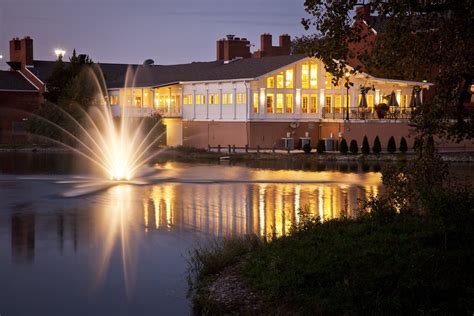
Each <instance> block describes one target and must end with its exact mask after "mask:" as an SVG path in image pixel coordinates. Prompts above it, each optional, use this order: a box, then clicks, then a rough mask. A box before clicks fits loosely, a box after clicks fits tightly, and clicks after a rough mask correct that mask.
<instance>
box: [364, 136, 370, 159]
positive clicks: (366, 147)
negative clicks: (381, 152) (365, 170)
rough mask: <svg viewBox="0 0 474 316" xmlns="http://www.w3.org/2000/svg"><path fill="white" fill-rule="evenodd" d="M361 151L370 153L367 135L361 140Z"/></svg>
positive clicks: (365, 153)
mask: <svg viewBox="0 0 474 316" xmlns="http://www.w3.org/2000/svg"><path fill="white" fill-rule="evenodd" d="M362 153H363V154H364V155H368V154H370V146H369V140H368V139H367V136H364V140H363V141H362Z"/></svg>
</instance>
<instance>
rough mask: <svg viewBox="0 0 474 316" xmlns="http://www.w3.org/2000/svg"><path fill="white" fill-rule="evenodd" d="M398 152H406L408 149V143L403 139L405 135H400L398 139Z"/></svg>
mask: <svg viewBox="0 0 474 316" xmlns="http://www.w3.org/2000/svg"><path fill="white" fill-rule="evenodd" d="M399 150H400V152H401V153H406V152H407V151H408V144H407V141H406V139H405V137H403V136H402V138H401V139H400V149H399Z"/></svg>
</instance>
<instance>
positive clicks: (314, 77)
mask: <svg viewBox="0 0 474 316" xmlns="http://www.w3.org/2000/svg"><path fill="white" fill-rule="evenodd" d="M310 77H311V81H310V83H311V84H310V87H311V89H316V88H317V87H318V64H315V63H312V64H311V73H310Z"/></svg>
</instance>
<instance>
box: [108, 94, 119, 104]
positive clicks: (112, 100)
mask: <svg viewBox="0 0 474 316" xmlns="http://www.w3.org/2000/svg"><path fill="white" fill-rule="evenodd" d="M109 99H110V105H117V104H119V97H118V95H111V96H110V97H109Z"/></svg>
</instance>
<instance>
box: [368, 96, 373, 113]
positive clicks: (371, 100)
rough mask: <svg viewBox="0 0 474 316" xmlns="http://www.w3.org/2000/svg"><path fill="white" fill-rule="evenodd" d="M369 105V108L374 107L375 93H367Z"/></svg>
mask: <svg viewBox="0 0 474 316" xmlns="http://www.w3.org/2000/svg"><path fill="white" fill-rule="evenodd" d="M367 107H368V108H369V109H373V108H374V95H373V94H368V95H367Z"/></svg>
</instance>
